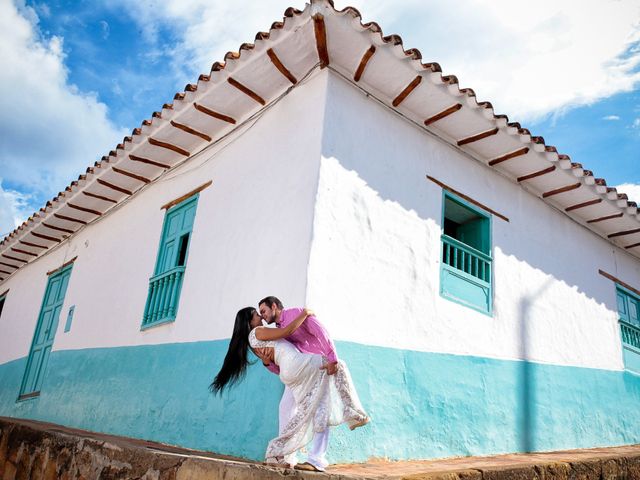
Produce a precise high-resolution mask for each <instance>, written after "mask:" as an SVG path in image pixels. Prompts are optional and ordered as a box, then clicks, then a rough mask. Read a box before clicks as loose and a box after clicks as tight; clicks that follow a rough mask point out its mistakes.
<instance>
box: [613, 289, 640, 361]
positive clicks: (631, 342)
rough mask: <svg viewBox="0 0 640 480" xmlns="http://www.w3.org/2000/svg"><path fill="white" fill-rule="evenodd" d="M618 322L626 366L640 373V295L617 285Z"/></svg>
mask: <svg viewBox="0 0 640 480" xmlns="http://www.w3.org/2000/svg"><path fill="white" fill-rule="evenodd" d="M616 296H617V298H618V315H619V319H618V322H619V323H620V336H621V338H622V353H623V357H624V364H625V367H626V368H627V369H629V370H633V371H635V372H638V373H640V296H638V295H635V294H634V293H633V292H631V291H629V290H627V289H626V288H624V287H622V286H620V285H617V286H616Z"/></svg>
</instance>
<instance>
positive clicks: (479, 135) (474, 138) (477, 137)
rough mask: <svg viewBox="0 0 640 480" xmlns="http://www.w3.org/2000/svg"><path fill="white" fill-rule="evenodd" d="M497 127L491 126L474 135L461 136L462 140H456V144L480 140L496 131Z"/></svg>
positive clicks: (461, 144) (460, 144)
mask: <svg viewBox="0 0 640 480" xmlns="http://www.w3.org/2000/svg"><path fill="white" fill-rule="evenodd" d="M498 131H499V129H498V127H495V128H492V129H491V130H486V131H484V132H480V133H477V134H475V135H471V136H470V137H467V138H463V139H462V140H458V146H459V147H461V146H463V145H467V144H469V143H473V142H477V141H478V140H482V139H483V138H487V137H490V136H492V135H495V134H496V133H498Z"/></svg>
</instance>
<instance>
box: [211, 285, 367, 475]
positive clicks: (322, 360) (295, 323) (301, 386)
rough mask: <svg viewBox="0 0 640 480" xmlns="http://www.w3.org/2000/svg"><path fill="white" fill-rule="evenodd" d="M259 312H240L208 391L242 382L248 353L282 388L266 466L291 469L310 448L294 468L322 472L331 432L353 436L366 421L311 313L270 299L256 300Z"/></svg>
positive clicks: (350, 384) (346, 376)
mask: <svg viewBox="0 0 640 480" xmlns="http://www.w3.org/2000/svg"><path fill="white" fill-rule="evenodd" d="M258 309H259V313H258V311H256V309H255V308H253V307H245V308H243V309H241V310H240V311H238V313H237V315H236V320H235V325H234V328H233V335H232V337H231V341H230V342H229V349H228V351H227V354H226V356H225V359H224V362H223V364H222V368H221V369H220V372H218V374H217V375H216V377H215V379H214V380H213V382H212V383H211V386H210V388H211V390H212V391H213V392H214V393H220V392H222V390H223V389H224V388H225V387H226V386H229V385H233V384H234V383H235V382H237V381H239V380H241V379H242V377H243V376H244V374H245V373H246V368H247V365H248V364H249V360H248V350H249V348H251V349H252V351H253V352H254V353H255V354H256V355H257V356H258V357H259V358H260V359H261V360H262V363H263V364H264V365H265V366H266V367H267V368H268V369H269V370H270V371H271V372H273V373H275V374H277V375H279V377H280V380H281V381H282V383H283V384H284V385H285V388H284V393H283V394H282V399H281V400H280V407H279V428H278V436H277V437H276V438H274V439H273V440H271V441H270V442H269V445H268V446H267V451H266V454H265V457H266V462H267V463H268V464H275V465H279V466H284V467H286V466H294V465H296V463H297V452H298V451H299V450H300V449H302V448H303V447H305V446H307V444H309V443H310V446H309V449H308V457H307V461H306V462H304V463H302V464H300V465H298V466H297V468H301V469H308V470H315V471H324V470H325V468H326V467H327V465H328V462H327V459H326V451H327V447H328V445H329V428H330V427H332V426H336V425H340V424H342V423H345V424H347V425H348V426H349V428H350V429H351V430H353V429H355V428H357V427H361V426H363V425H365V424H367V423H368V422H369V417H368V416H367V414H366V413H365V411H364V409H363V408H362V405H361V403H360V400H359V398H358V394H357V392H356V390H355V388H354V386H353V381H352V380H351V375H350V374H349V370H348V368H347V366H346V364H345V363H344V362H343V361H342V360H339V359H338V357H337V355H336V351H335V346H334V345H333V342H332V341H331V338H330V337H329V334H328V333H327V331H326V329H325V328H324V326H323V325H322V324H321V323H320V322H319V321H318V319H317V318H316V316H315V315H314V314H313V312H312V311H310V310H308V309H306V308H289V309H285V308H284V307H283V305H282V302H281V301H280V300H279V299H278V298H276V297H273V296H270V297H266V298H263V299H262V300H260V302H259V303H258ZM263 322H264V323H267V324H269V325H272V324H275V326H276V328H272V327H267V326H264V325H263Z"/></svg>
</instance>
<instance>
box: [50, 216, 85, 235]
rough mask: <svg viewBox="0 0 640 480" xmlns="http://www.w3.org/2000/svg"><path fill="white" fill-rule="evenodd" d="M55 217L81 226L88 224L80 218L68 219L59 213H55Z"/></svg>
mask: <svg viewBox="0 0 640 480" xmlns="http://www.w3.org/2000/svg"><path fill="white" fill-rule="evenodd" d="M53 216H54V217H56V218H59V219H60V220H66V221H67V222H74V223H79V224H80V225H86V224H87V222H85V221H84V220H80V219H79V218H73V217H67V216H66V215H60V214H59V213H54V214H53ZM72 233H73V232H72Z"/></svg>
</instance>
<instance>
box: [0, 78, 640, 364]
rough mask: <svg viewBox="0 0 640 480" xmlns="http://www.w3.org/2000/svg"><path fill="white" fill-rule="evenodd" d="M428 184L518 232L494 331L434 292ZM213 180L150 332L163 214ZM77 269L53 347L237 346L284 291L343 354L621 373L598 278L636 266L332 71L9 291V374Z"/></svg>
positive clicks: (502, 247)
mask: <svg viewBox="0 0 640 480" xmlns="http://www.w3.org/2000/svg"><path fill="white" fill-rule="evenodd" d="M327 88H328V90H327ZM325 95H328V96H327V97H326V98H325ZM427 174H429V175H431V176H433V177H436V178H438V179H439V180H441V181H443V182H445V183H447V184H449V185H451V186H452V187H454V188H456V189H457V190H459V191H462V192H464V193H465V194H467V195H469V196H471V197H473V198H475V199H477V200H478V201H480V202H482V203H484V204H485V205H488V206H490V207H492V208H494V209H495V210H497V211H499V212H501V213H502V214H504V215H506V216H507V217H509V218H510V220H511V221H510V222H508V223H507V222H504V221H502V220H500V219H498V218H494V219H493V220H492V235H493V247H494V248H493V254H494V258H495V260H494V271H495V282H494V286H495V289H494V290H495V298H494V308H495V311H494V315H493V317H489V316H487V315H483V314H481V313H478V312H475V311H473V310H471V309H468V308H465V307H462V306H460V305H458V304H456V303H453V302H451V301H449V300H446V299H444V298H441V297H440V295H439V279H440V275H439V269H440V264H439V252H440V222H441V215H442V212H441V209H442V204H441V201H442V195H441V190H440V188H439V187H438V186H437V185H435V184H433V183H431V182H429V181H427V180H426V179H425V175H427ZM208 180H213V185H212V186H210V187H209V188H207V189H205V190H204V191H202V192H201V194H200V200H199V203H198V210H197V214H196V220H195V225H194V230H193V235H192V239H191V246H190V251H189V259H188V263H187V271H186V276H185V280H184V285H183V289H182V295H181V299H180V307H179V311H178V316H177V319H176V321H175V322H174V323H171V324H167V325H163V326H159V327H156V328H152V329H150V330H148V331H144V332H141V331H140V323H141V317H142V313H143V310H144V302H145V300H146V294H147V287H148V278H149V277H150V276H151V275H152V273H153V267H154V262H155V259H156V255H157V249H158V243H159V239H160V231H161V228H162V221H163V218H164V213H165V212H164V210H160V206H161V205H163V204H165V203H166V202H168V201H170V200H173V199H174V198H177V197H179V196H181V195H182V194H184V193H185V192H188V191H190V190H192V189H193V188H195V187H197V186H199V185H201V184H203V183H205V182H206V181H208ZM314 204H315V210H314ZM312 238H313V240H312ZM75 255H78V260H77V261H76V262H75V264H74V268H73V273H72V275H71V279H70V283H69V288H68V291H67V296H66V299H65V305H64V307H63V311H62V312H63V313H62V315H61V318H60V323H59V326H58V331H57V334H56V340H55V343H54V350H61V349H79V348H90V347H112V346H121V345H139V344H157V343H169V342H188V341H198V340H210V339H220V338H228V337H229V336H230V334H231V330H232V324H233V319H234V316H235V312H236V311H237V309H239V308H241V307H242V306H245V305H250V304H254V305H255V303H256V301H257V300H258V299H259V298H261V297H262V296H264V295H268V294H276V295H279V296H281V298H282V299H283V300H284V301H285V303H287V304H289V305H294V304H302V303H305V300H306V303H307V304H308V305H310V306H312V307H313V308H314V309H315V310H316V311H317V312H318V314H319V316H320V318H321V320H322V321H323V323H325V324H326V325H327V326H328V328H329V330H330V331H331V333H332V336H333V337H334V338H335V339H339V340H349V341H354V342H359V343H364V344H371V345H381V346H386V347H393V348H402V349H412V350H420V351H433V352H447V353H455V354H469V355H480V356H488V357H495V358H506V359H521V358H528V359H531V360H535V361H539V362H547V363H554V364H561V365H581V366H588V367H597V368H607V369H619V368H622V360H621V351H620V340H619V332H618V326H617V322H616V318H617V315H616V305H615V289H614V286H613V284H612V282H611V281H609V280H607V279H606V278H604V277H602V276H600V275H598V273H597V272H598V269H599V268H602V269H603V270H605V271H608V272H609V273H611V274H613V275H616V276H618V277H619V278H621V279H623V280H625V281H627V282H628V283H630V284H632V285H640V264H639V262H638V261H637V260H636V259H634V258H633V257H631V256H630V255H628V254H626V253H625V252H623V251H620V250H619V249H616V248H615V247H613V246H612V245H611V244H609V243H608V242H606V241H605V240H603V239H601V238H599V237H597V236H596V235H595V234H593V233H592V232H590V231H588V230H587V229H585V228H583V227H581V226H580V225H578V224H576V223H575V222H573V221H572V220H570V219H569V218H568V217H566V216H565V215H564V214H562V213H560V212H557V211H555V210H554V209H552V208H551V207H549V206H548V205H547V204H545V203H543V202H542V201H541V200H539V199H537V198H535V197H533V196H532V195H530V194H528V193H526V192H525V191H523V190H522V189H521V188H519V187H518V186H517V185H515V184H513V183H512V182H510V181H509V180H507V179H504V178H502V177H501V176H499V175H497V174H496V173H495V172H493V171H491V170H490V169H489V168H488V167H484V166H482V165H481V164H479V163H478V162H477V161H475V160H473V159H471V158H468V157H467V156H465V155H464V154H462V153H460V152H459V151H457V150H456V149H454V148H452V147H450V146H449V145H447V144H445V143H444V142H442V141H440V140H438V139H435V138H433V137H431V136H430V135H428V134H426V133H425V132H424V131H422V130H421V129H418V128H416V127H415V126H412V125H411V124H409V123H408V122H406V121H405V120H403V119H401V118H399V117H398V116H397V115H396V114H394V113H393V112H391V111H390V110H389V109H387V108H385V107H382V106H380V105H378V104H377V103H375V102H374V101H373V100H371V99H368V98H366V97H365V96H364V94H362V93H361V92H360V91H359V90H357V89H355V88H353V87H352V86H351V85H349V84H347V83H346V82H345V81H344V80H342V79H340V78H338V77H336V76H334V75H332V74H330V72H328V71H326V70H324V71H322V72H320V74H318V75H316V76H314V77H312V78H311V79H310V80H309V81H308V83H307V84H306V85H303V86H301V88H298V89H295V90H294V91H293V92H292V93H291V94H290V95H288V96H286V97H285V98H284V99H283V100H282V101H281V102H280V103H279V104H277V105H276V106H275V107H274V108H272V109H271V110H269V111H268V112H267V113H266V114H265V115H264V116H263V117H261V119H260V120H258V121H257V122H256V123H255V125H253V126H252V127H251V128H249V129H248V130H246V131H244V132H243V133H240V132H239V133H238V134H236V135H234V136H232V137H231V141H230V142H227V143H226V144H224V145H221V146H218V147H216V148H213V149H211V150H210V151H208V152H206V153H204V154H203V155H200V156H198V157H196V158H194V159H192V160H191V161H189V162H188V163H187V164H185V165H184V166H183V167H181V168H180V169H178V170H176V171H174V172H171V173H170V174H168V175H167V177H165V178H164V179H163V180H162V181H159V182H157V183H154V184H152V185H150V186H149V187H147V188H146V189H145V190H144V191H143V192H141V193H140V194H139V195H137V196H136V197H135V198H134V199H132V200H131V201H129V202H128V203H127V204H125V205H123V206H121V207H120V208H118V210H117V211H115V212H113V213H112V214H110V215H107V216H105V217H104V218H102V219H101V220H100V221H98V222H96V223H95V224H92V225H90V226H88V227H87V228H85V229H84V230H82V231H81V232H79V233H78V234H76V235H74V237H73V238H72V239H70V240H69V241H67V242H64V243H63V244H62V245H61V246H60V247H59V248H57V249H56V250H54V251H52V252H50V253H49V254H47V255H45V256H44V257H42V258H40V259H38V260H36V261H35V262H33V264H30V265H28V266H26V267H25V268H23V269H21V270H20V271H19V272H17V273H16V274H15V275H14V276H13V277H12V278H11V279H9V281H8V282H5V283H4V284H3V286H2V289H3V290H4V289H5V288H10V292H9V295H8V296H7V301H6V303H5V306H4V310H3V312H2V316H1V318H0V363H4V362H7V361H9V360H12V359H16V358H20V357H23V356H25V355H27V354H28V351H29V347H30V343H31V339H32V336H33V331H34V328H35V323H36V320H37V316H38V312H39V309H40V304H41V301H42V295H43V293H44V288H45V285H46V272H47V271H49V270H52V269H54V268H56V267H58V266H60V265H61V264H62V263H64V262H65V261H66V260H68V259H70V258H72V257H74V256H75ZM307 265H308V271H307ZM71 305H76V310H75V315H74V322H73V326H72V329H71V331H70V332H68V333H64V332H63V328H64V323H65V319H66V313H67V311H68V309H69V307H70V306H71ZM523 339H525V340H526V341H523Z"/></svg>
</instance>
